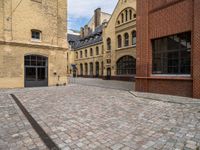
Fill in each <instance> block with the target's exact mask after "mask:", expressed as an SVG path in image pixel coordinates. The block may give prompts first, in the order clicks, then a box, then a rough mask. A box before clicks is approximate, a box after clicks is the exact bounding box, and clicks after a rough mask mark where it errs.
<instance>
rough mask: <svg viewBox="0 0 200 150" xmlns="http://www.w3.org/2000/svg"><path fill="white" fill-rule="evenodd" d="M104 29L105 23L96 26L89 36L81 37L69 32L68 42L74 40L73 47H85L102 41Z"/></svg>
mask: <svg viewBox="0 0 200 150" xmlns="http://www.w3.org/2000/svg"><path fill="white" fill-rule="evenodd" d="M102 30H103V25H100V26H98V27H96V29H95V31H94V32H92V33H90V34H89V35H88V36H86V37H84V38H81V37H80V36H78V37H77V35H71V34H68V42H70V41H72V42H74V44H73V45H71V46H72V48H73V49H79V48H84V47H87V46H89V45H93V44H95V43H99V42H102Z"/></svg>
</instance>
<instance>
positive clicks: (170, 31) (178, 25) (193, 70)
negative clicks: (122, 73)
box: [136, 0, 200, 98]
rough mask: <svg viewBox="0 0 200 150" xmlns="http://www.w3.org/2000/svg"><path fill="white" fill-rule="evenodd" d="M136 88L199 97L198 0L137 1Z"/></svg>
mask: <svg viewBox="0 0 200 150" xmlns="http://www.w3.org/2000/svg"><path fill="white" fill-rule="evenodd" d="M137 16H138V17H137V38H138V39H139V40H137V77H136V90H137V91H142V92H154V93H163V94H172V95H180V96H188V97H195V98H200V61H199V57H200V17H199V16H200V1H199V0H168V1H163V0H138V1H137Z"/></svg>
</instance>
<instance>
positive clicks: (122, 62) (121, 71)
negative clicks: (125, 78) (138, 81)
mask: <svg viewBox="0 0 200 150" xmlns="http://www.w3.org/2000/svg"><path fill="white" fill-rule="evenodd" d="M135 73H136V59H135V58H133V57H132V56H124V57H121V58H120V59H119V60H118V61H117V75H134V74H135Z"/></svg>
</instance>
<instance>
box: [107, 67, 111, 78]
mask: <svg viewBox="0 0 200 150" xmlns="http://www.w3.org/2000/svg"><path fill="white" fill-rule="evenodd" d="M110 79H111V69H110V68H107V80H110Z"/></svg>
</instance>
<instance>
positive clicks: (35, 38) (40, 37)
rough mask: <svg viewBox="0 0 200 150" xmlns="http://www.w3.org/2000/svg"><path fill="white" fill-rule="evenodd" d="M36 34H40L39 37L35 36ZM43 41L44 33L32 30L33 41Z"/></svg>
mask: <svg viewBox="0 0 200 150" xmlns="http://www.w3.org/2000/svg"><path fill="white" fill-rule="evenodd" d="M34 33H38V35H34ZM34 36H39V37H38V38H37V37H34ZM41 40H42V31H40V30H36V29H32V30H31V41H35V42H41Z"/></svg>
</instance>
